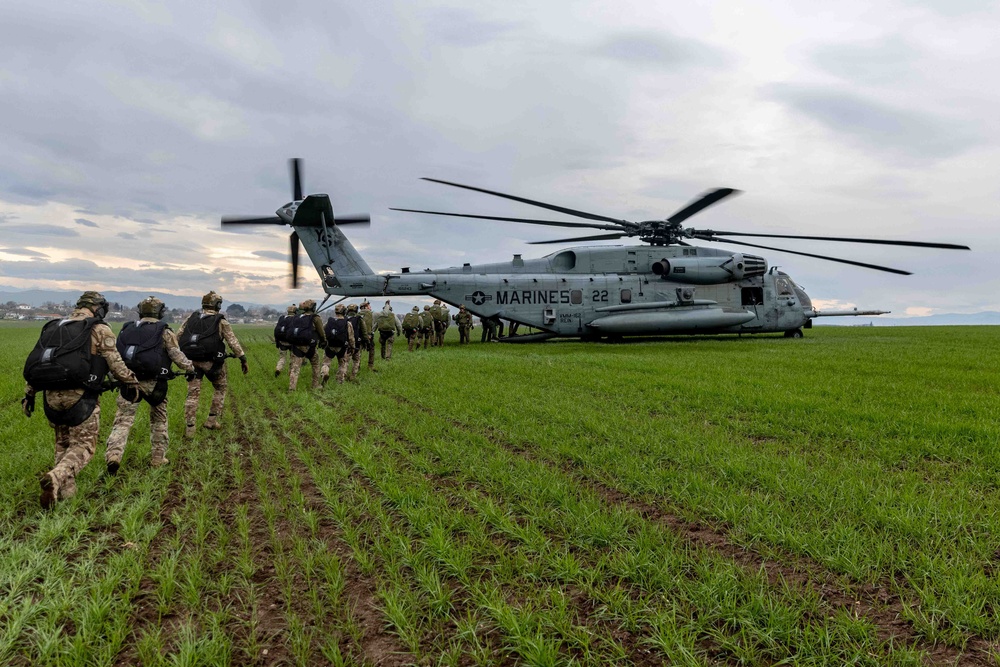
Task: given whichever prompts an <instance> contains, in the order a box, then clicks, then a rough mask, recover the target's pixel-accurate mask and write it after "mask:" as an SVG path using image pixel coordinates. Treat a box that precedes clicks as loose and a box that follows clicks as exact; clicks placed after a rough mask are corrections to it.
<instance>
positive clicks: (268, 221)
mask: <svg viewBox="0 0 1000 667" xmlns="http://www.w3.org/2000/svg"><path fill="white" fill-rule="evenodd" d="M222 224H224V225H283V224H285V221H284V220H282V219H281V218H279V217H278V216H276V215H271V216H268V217H266V218H261V217H259V216H255V215H224V216H222Z"/></svg>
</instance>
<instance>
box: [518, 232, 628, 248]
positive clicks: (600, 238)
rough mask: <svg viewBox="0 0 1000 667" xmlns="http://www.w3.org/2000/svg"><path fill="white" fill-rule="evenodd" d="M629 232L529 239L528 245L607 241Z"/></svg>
mask: <svg viewBox="0 0 1000 667" xmlns="http://www.w3.org/2000/svg"><path fill="white" fill-rule="evenodd" d="M623 236H628V234H597V235H596V236H578V237H576V238H574V239H555V240H553V241H529V242H528V245H545V244H546V243H572V242H574V241H605V240H608V239H620V238H622V237H623Z"/></svg>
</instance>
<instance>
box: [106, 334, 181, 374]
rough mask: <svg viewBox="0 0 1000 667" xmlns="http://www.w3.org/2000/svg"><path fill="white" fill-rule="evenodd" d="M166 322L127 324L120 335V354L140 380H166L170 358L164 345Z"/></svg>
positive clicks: (117, 345)
mask: <svg viewBox="0 0 1000 667" xmlns="http://www.w3.org/2000/svg"><path fill="white" fill-rule="evenodd" d="M166 329H167V323H166V322H143V321H141V320H140V321H139V322H126V323H125V326H124V327H122V330H121V333H119V334H118V342H117V343H115V347H117V348H118V354H120V355H122V360H123V361H124V362H125V365H126V366H128V367H129V370H131V371H132V372H133V373H135V376H136V377H137V378H139V379H140V380H154V379H158V378H161V377H163V378H166V376H167V375H168V374H169V373H170V357H169V356H168V355H167V349H166V347H164V345H163V332H164V331H165V330H166Z"/></svg>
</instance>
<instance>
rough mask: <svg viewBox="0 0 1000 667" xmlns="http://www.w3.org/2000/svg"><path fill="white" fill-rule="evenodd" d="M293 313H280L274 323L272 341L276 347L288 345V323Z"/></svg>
mask: <svg viewBox="0 0 1000 667" xmlns="http://www.w3.org/2000/svg"><path fill="white" fill-rule="evenodd" d="M294 317H295V315H282V316H281V317H279V318H278V322H277V324H275V325H274V343H275V345H277V346H278V347H281V346H282V345H288V323H289V321H290V320H292V319H293V318H294Z"/></svg>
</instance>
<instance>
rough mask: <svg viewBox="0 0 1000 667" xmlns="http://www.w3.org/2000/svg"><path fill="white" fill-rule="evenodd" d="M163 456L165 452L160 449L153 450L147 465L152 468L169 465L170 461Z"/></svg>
mask: <svg viewBox="0 0 1000 667" xmlns="http://www.w3.org/2000/svg"><path fill="white" fill-rule="evenodd" d="M164 454H165V452H164V451H163V450H162V449H154V450H153V455H152V457H151V458H150V460H149V465H151V466H153V467H154V468H159V467H160V466H162V465H166V464H168V463H170V461H168V460H167V457H166V456H165V455H164Z"/></svg>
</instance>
